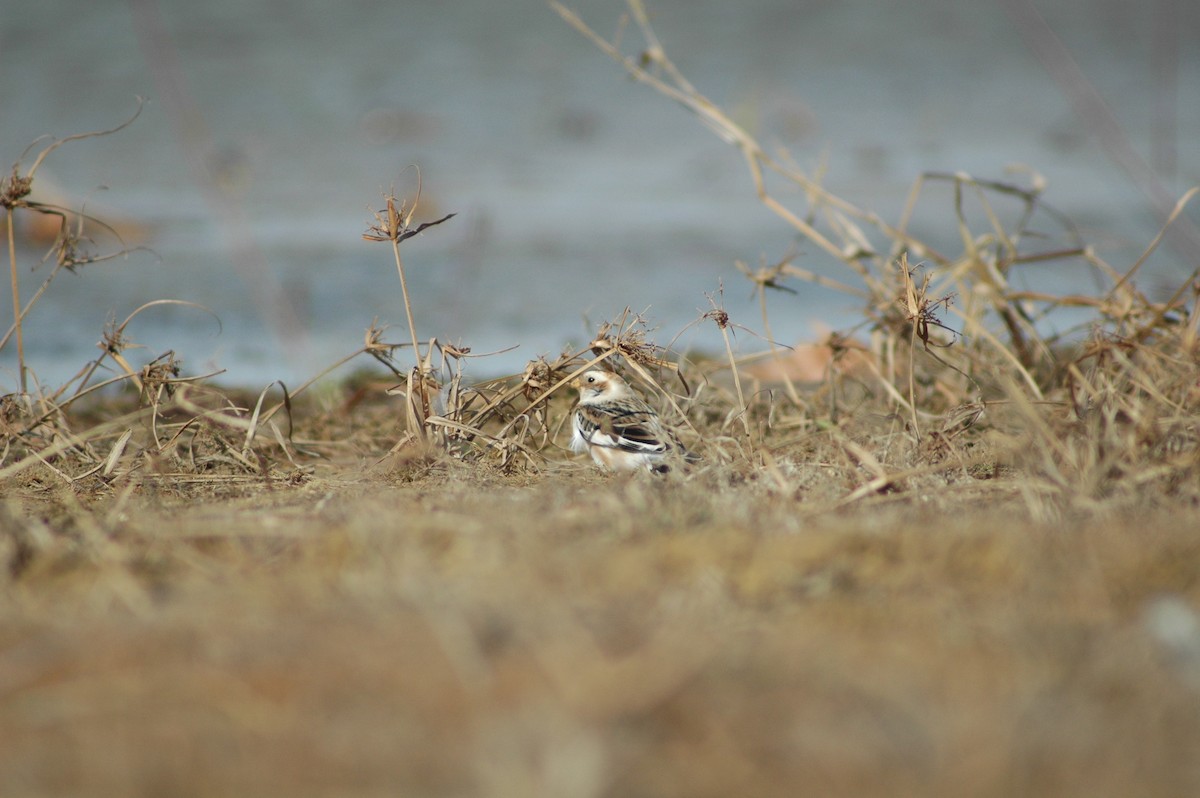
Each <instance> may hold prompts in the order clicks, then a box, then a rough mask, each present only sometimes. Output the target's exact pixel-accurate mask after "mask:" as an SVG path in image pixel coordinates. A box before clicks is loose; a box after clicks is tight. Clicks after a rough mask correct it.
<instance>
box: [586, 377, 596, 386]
mask: <svg viewBox="0 0 1200 798" xmlns="http://www.w3.org/2000/svg"><path fill="white" fill-rule="evenodd" d="M595 381H596V378H595V377H588V384H589V385H590V384H591V383H593V382H595Z"/></svg>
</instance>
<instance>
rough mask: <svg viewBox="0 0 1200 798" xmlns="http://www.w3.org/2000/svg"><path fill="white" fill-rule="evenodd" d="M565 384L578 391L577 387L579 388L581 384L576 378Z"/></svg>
mask: <svg viewBox="0 0 1200 798" xmlns="http://www.w3.org/2000/svg"><path fill="white" fill-rule="evenodd" d="M567 384H568V385H570V386H571V387H572V388H574V389H575V390H579V386H580V385H582V384H583V383H581V382H580V381H579V378H578V377H576V378H575V379H573V380H571V381H570V382H569V383H567Z"/></svg>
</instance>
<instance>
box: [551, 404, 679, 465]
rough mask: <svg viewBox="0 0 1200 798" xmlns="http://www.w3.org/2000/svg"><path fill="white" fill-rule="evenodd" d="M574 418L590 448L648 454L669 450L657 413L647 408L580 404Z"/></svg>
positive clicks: (669, 446)
mask: <svg viewBox="0 0 1200 798" xmlns="http://www.w3.org/2000/svg"><path fill="white" fill-rule="evenodd" d="M575 417H576V420H577V422H578V425H579V433H580V436H581V437H583V439H584V440H586V441H587V442H588V443H590V444H591V445H592V446H604V447H606V448H609V449H621V450H622V451H626V452H639V453H649V454H661V453H663V452H665V451H667V450H668V449H669V448H671V443H670V438H669V437H668V436H667V435H666V434H665V433H664V431H663V429H662V425H661V424H659V421H658V416H657V414H656V413H655V412H654V411H653V410H650V409H648V408H637V407H624V406H621V405H580V406H579V407H577V408H576V409H575Z"/></svg>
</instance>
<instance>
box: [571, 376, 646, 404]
mask: <svg viewBox="0 0 1200 798" xmlns="http://www.w3.org/2000/svg"><path fill="white" fill-rule="evenodd" d="M571 384H572V385H573V386H575V387H576V388H578V389H579V402H580V404H585V405H586V404H595V403H597V402H611V401H613V400H615V399H621V398H624V397H626V396H630V395H631V394H632V391H630V390H629V386H628V385H626V384H625V380H623V379H621V378H620V377H619V376H618V375H616V374H613V373H612V372H611V371H585V372H584V373H583V374H581V375H579V377H577V378H576V379H575V380H574V381H573V382H572V383H571Z"/></svg>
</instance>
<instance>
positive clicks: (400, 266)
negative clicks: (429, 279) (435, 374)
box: [392, 238, 421, 368]
mask: <svg viewBox="0 0 1200 798" xmlns="http://www.w3.org/2000/svg"><path fill="white" fill-rule="evenodd" d="M392 254H393V255H395V256H396V271H397V272H399V274H400V292H401V293H402V294H404V315H405V317H407V319H408V334H409V335H410V336H412V345H413V356H414V357H416V359H417V366H418V368H420V367H421V343H420V341H419V340H418V339H417V323H416V321H414V320H413V312H412V303H411V302H410V301H409V299H408V280H407V279H406V278H405V276H404V260H403V259H402V258H401V257H400V241H399V240H398V239H396V238H393V239H392Z"/></svg>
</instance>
